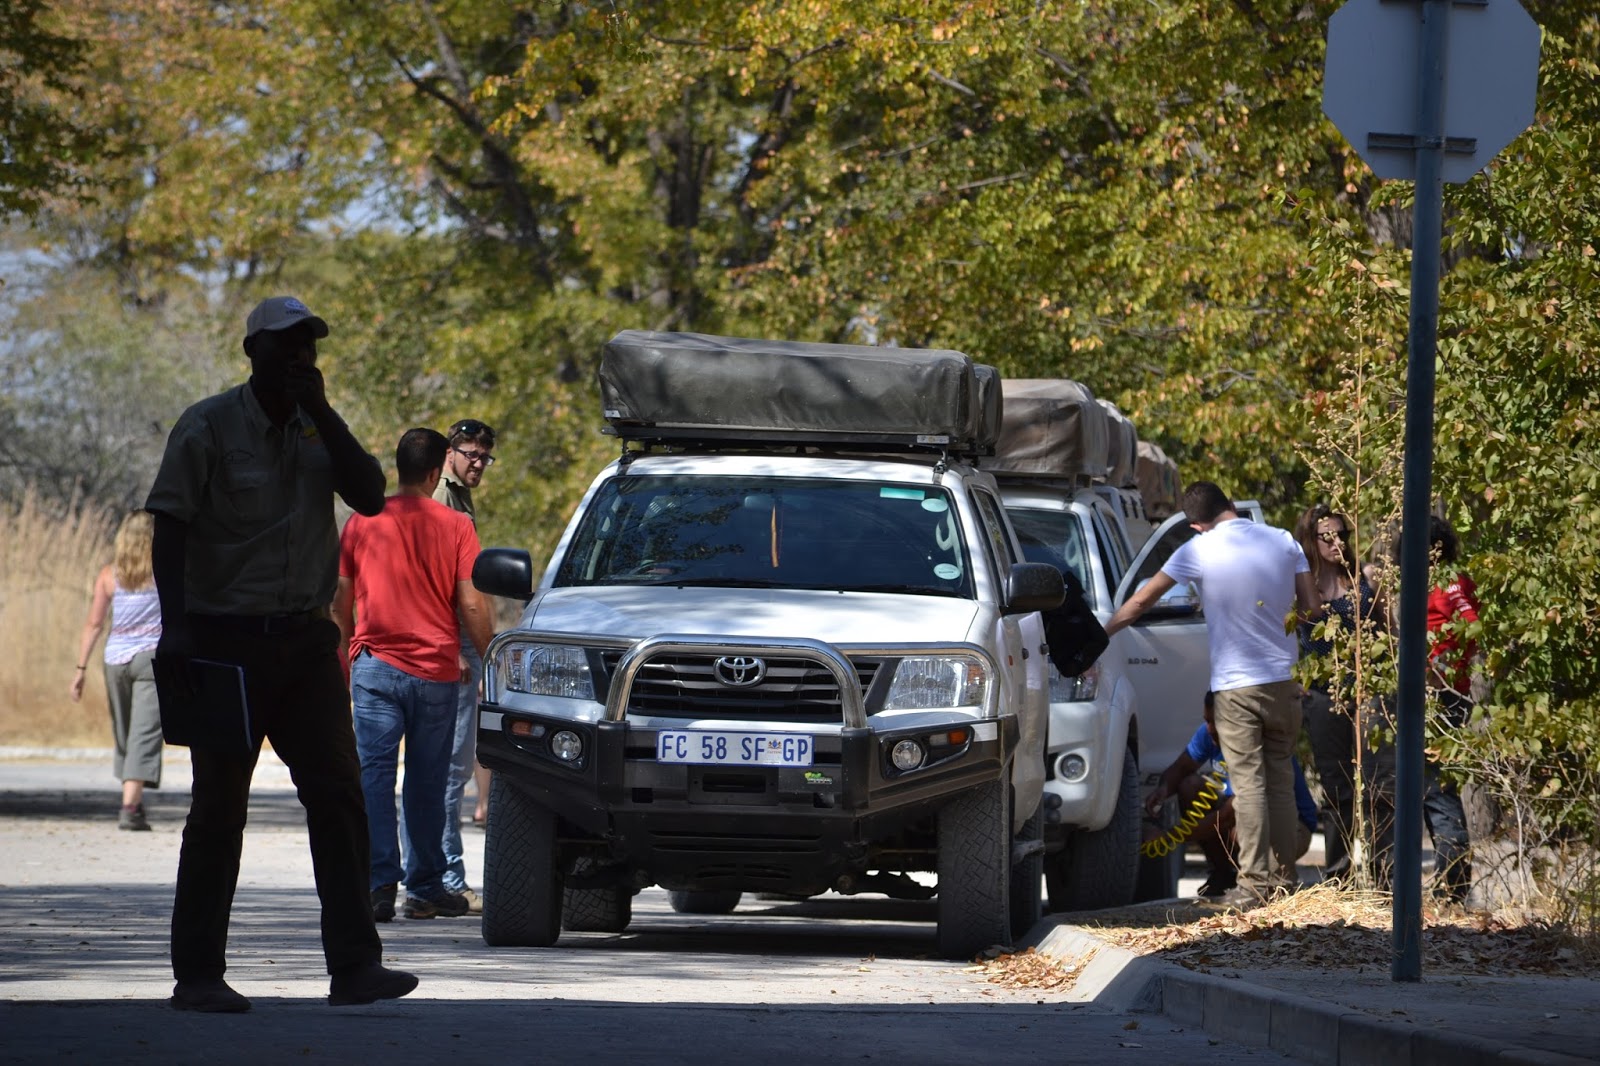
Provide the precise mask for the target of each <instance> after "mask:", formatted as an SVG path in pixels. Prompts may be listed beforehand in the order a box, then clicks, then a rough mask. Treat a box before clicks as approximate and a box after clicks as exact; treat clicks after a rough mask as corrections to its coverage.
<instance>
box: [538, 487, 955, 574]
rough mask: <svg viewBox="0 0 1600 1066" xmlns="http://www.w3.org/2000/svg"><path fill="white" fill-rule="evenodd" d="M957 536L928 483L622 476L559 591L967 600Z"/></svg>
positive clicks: (598, 498)
mask: <svg viewBox="0 0 1600 1066" xmlns="http://www.w3.org/2000/svg"><path fill="white" fill-rule="evenodd" d="M960 530H961V526H960V523H959V522H958V521H957V520H956V517H955V511H954V509H953V507H952V505H951V502H950V498H949V495H948V494H947V493H946V492H945V491H944V490H943V489H940V488H937V487H934V486H929V485H883V484H880V483H877V482H869V481H841V480H813V479H802V478H771V477H725V476H722V477H712V476H692V475H688V476H677V477H648V476H621V477H614V478H612V479H611V480H610V481H608V482H606V483H605V484H604V485H602V486H601V487H600V490H599V491H598V492H597V493H596V494H595V497H594V500H593V502H592V503H591V504H590V506H589V509H588V511H587V512H586V513H585V515H584V517H583V521H582V522H581V523H580V524H579V527H578V531H577V533H576V534H575V535H574V537H573V540H572V544H571V546H570V548H569V549H568V551H567V553H566V556H565V558H564V559H563V560H562V562H561V568H560V570H559V571H557V573H556V577H555V582H554V583H555V585H556V586H557V587H561V586H570V585H638V584H656V585H680V586H682V585H707V586H716V585H727V586H743V587H754V588H798V589H835V590H845V591H852V590H853V591H886V592H910V593H918V594H923V595H932V596H960V597H965V598H971V596H972V591H971V589H972V583H971V579H970V576H969V567H968V563H967V552H966V548H965V545H964V544H963V542H962V539H961V532H960Z"/></svg>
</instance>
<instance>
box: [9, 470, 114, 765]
mask: <svg viewBox="0 0 1600 1066" xmlns="http://www.w3.org/2000/svg"><path fill="white" fill-rule="evenodd" d="M115 528H116V516H114V515H109V514H106V513H104V512H101V511H98V510H95V509H85V508H75V509H74V510H73V512H72V513H70V514H67V515H65V516H60V515H54V514H50V513H48V512H46V511H45V510H44V509H42V507H41V505H40V503H39V501H38V499H37V498H36V497H35V496H33V495H32V494H31V493H30V494H28V495H25V496H24V497H23V498H22V499H21V500H20V501H12V502H8V503H4V504H0V647H4V648H5V650H6V654H5V656H4V657H3V658H0V745H12V744H26V745H49V746H95V747H109V746H110V745H111V727H110V723H109V720H108V718H107V714H106V696H105V680H104V677H103V674H102V671H101V670H100V669H99V663H100V651H99V649H98V648H96V649H95V651H94V652H93V653H91V655H90V657H89V670H88V681H87V683H86V684H85V686H84V693H83V702H82V703H73V702H72V700H71V699H70V698H68V696H67V686H68V685H69V684H71V682H72V668H73V666H74V665H75V659H74V656H76V655H77V653H78V640H79V637H80V635H81V634H82V632H83V623H84V619H85V617H86V616H87V615H88V613H89V597H90V593H91V592H92V590H93V587H94V578H95V575H96V574H97V573H99V571H100V568H101V567H102V566H104V565H105V564H106V563H107V562H109V561H110V558H111V535H112V533H113V532H114V531H115Z"/></svg>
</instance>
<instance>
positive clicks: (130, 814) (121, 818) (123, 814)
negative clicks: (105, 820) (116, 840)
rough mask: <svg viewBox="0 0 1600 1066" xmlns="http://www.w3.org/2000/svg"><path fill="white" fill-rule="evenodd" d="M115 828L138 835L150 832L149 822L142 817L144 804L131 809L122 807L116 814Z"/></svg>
mask: <svg viewBox="0 0 1600 1066" xmlns="http://www.w3.org/2000/svg"><path fill="white" fill-rule="evenodd" d="M117 828H118V829H131V830H133V831H134V832H138V833H147V832H149V831H150V822H149V820H148V819H146V818H145V816H144V804H142V803H140V804H137V805H135V806H133V807H124V808H122V810H121V811H119V812H118V813H117Z"/></svg>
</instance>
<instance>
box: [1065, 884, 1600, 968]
mask: <svg viewBox="0 0 1600 1066" xmlns="http://www.w3.org/2000/svg"><path fill="white" fill-rule="evenodd" d="M1392 908H1393V904H1392V902H1391V901H1390V898H1389V897H1388V896H1387V895H1383V894H1381V893H1375V892H1359V891H1354V890H1351V889H1347V888H1346V889H1341V888H1336V887H1331V886H1323V885H1316V886H1312V887H1310V888H1306V889H1303V890H1302V891H1300V892H1298V893H1296V894H1295V895H1293V896H1290V897H1288V898H1286V899H1282V900H1278V901H1276V902H1274V903H1270V904H1267V905H1266V906H1263V907H1259V908H1257V909H1255V910H1251V911H1243V912H1241V911H1236V910H1232V909H1227V908H1222V907H1220V906H1218V905H1216V904H1201V903H1182V904H1172V903H1166V904H1146V905H1143V906H1139V907H1129V908H1126V909H1123V910H1119V911H1102V912H1099V913H1097V914H1095V915H1093V916H1092V917H1090V918H1089V920H1086V921H1085V922H1084V923H1083V927H1084V928H1085V929H1086V930H1087V931H1089V932H1091V933H1094V934H1095V935H1096V936H1099V937H1101V938H1103V939H1105V940H1107V941H1108V942H1110V943H1113V944H1117V945H1119V946H1121V947H1124V948H1127V949H1128V950H1129V951H1132V952H1134V953H1135V954H1138V955H1160V956H1162V957H1163V958H1165V959H1167V960H1168V961H1171V962H1175V963H1178V964H1180V965H1183V966H1187V967H1189V968H1190V969H1209V968H1211V967H1227V968H1242V967H1251V966H1261V965H1264V964H1273V965H1282V966H1308V967H1318V968H1335V967H1341V968H1342V967H1348V968H1354V969H1360V968H1363V967H1380V968H1383V969H1388V967H1389V959H1390V953H1391V950H1392V936H1393V934H1392V930H1393V924H1392V918H1393V909H1392ZM1086 917H1087V916H1086ZM1422 918H1423V936H1422V951H1423V962H1424V965H1425V966H1426V967H1427V968H1428V971H1429V972H1430V973H1441V974H1442V973H1452V974H1508V973H1527V974H1531V973H1546V974H1552V975H1556V974H1560V975H1564V976H1597V975H1600V945H1596V944H1594V943H1592V942H1585V941H1584V940H1582V939H1581V938H1579V937H1576V936H1574V935H1573V934H1572V933H1570V932H1569V931H1567V930H1564V929H1561V928H1559V927H1556V926H1552V925H1550V924H1548V923H1546V922H1544V921H1542V920H1537V919H1520V918H1517V917H1512V916H1504V915H1496V914H1490V913H1488V912H1483V911H1469V910H1464V909H1461V908H1457V907H1445V908H1440V907H1435V906H1425V907H1424V909H1423V915H1422Z"/></svg>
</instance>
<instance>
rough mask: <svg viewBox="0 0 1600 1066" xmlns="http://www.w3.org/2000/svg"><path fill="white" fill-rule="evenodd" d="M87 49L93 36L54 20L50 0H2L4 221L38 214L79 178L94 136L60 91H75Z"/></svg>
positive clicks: (0, 215) (0, 169)
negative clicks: (64, 104) (64, 108)
mask: <svg viewBox="0 0 1600 1066" xmlns="http://www.w3.org/2000/svg"><path fill="white" fill-rule="evenodd" d="M86 51H87V44H86V42H84V41H83V40H80V39H78V38H75V37H73V36H70V35H68V34H65V33H62V32H60V31H59V30H58V29H57V28H56V27H55V26H53V25H52V24H51V19H50V18H49V11H48V8H47V6H46V4H45V2H44V0H7V3H6V4H5V5H4V6H3V7H0V220H3V219H5V218H6V217H7V216H9V215H11V214H13V213H16V212H20V213H23V214H31V213H33V212H34V211H36V210H38V208H39V207H40V205H41V204H42V203H43V202H45V200H46V199H47V198H48V197H51V196H53V195H56V194H59V193H62V192H66V191H68V190H70V189H72V188H73V186H74V185H75V184H76V174H75V170H74V165H75V164H76V163H78V162H80V161H82V160H83V159H84V158H85V157H86V156H87V154H88V153H89V151H90V150H91V149H92V148H93V146H94V138H93V136H92V134H91V133H90V132H89V131H90V129H91V127H90V126H89V125H88V124H87V123H84V124H78V123H75V122H73V121H71V120H69V119H68V118H67V117H66V116H64V115H63V114H62V113H61V112H60V111H59V110H57V109H56V107H54V106H53V98H54V97H58V96H59V95H61V94H63V93H64V92H67V91H68V84H69V80H70V78H71V77H72V76H73V75H74V74H75V73H76V72H77V71H78V70H79V68H80V67H81V65H82V63H83V61H84V56H85V52H86Z"/></svg>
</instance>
